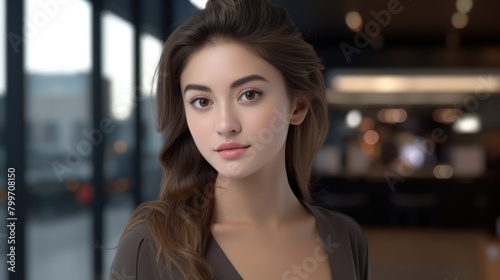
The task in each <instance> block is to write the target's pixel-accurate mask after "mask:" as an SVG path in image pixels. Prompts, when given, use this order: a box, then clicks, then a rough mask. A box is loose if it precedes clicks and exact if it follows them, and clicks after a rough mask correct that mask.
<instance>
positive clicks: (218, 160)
mask: <svg viewBox="0 0 500 280" xmlns="http://www.w3.org/2000/svg"><path fill="white" fill-rule="evenodd" d="M181 91H182V94H183V100H184V108H185V113H186V119H187V124H188V127H189V130H190V132H191V135H192V137H193V139H194V142H195V143H196V146H197V147H198V149H199V151H200V152H201V154H202V155H203V157H204V158H205V159H206V160H207V161H208V162H209V163H210V164H211V165H212V166H213V167H214V168H215V169H216V170H217V171H218V172H219V174H220V175H223V176H225V177H229V178H243V177H246V176H248V175H251V174H253V173H254V172H256V171H257V170H259V169H260V168H263V167H264V166H265V165H266V164H282V163H284V161H283V160H284V157H282V158H283V160H282V161H281V162H280V161H279V160H278V161H276V158H277V155H278V153H279V152H280V150H281V149H283V148H284V145H285V141H286V136H287V131H288V126H289V124H290V122H291V121H292V123H293V121H294V120H295V118H294V115H293V114H292V113H291V112H292V111H293V109H294V107H295V102H291V101H290V99H289V97H288V94H287V90H286V85H285V82H284V79H283V76H282V75H281V73H280V72H279V71H278V69H276V68H275V67H273V66H272V65H271V64H269V63H268V62H267V61H265V60H263V59H262V58H261V57H259V56H258V55H256V54H254V53H252V52H250V51H249V50H248V49H246V48H245V47H244V46H243V45H241V44H238V43H234V42H228V43H221V44H216V45H208V46H205V47H203V48H202V49H200V50H198V51H197V52H195V53H193V54H192V55H191V56H190V58H189V59H188V61H187V64H186V66H185V68H184V70H183V72H182V74H181ZM282 152H283V151H282Z"/></svg>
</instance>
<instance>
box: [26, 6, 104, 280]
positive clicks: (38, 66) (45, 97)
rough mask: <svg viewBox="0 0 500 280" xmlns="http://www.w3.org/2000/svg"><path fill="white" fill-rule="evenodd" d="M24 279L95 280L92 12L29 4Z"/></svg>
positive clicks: (27, 16) (84, 7)
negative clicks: (92, 203) (25, 275)
mask: <svg viewBox="0 0 500 280" xmlns="http://www.w3.org/2000/svg"><path fill="white" fill-rule="evenodd" d="M25 3H26V4H25V21H24V22H25V23H26V24H25V27H24V28H25V36H26V41H25V48H26V65H25V67H26V105H25V106H26V107H25V111H26V122H27V123H26V126H27V127H26V137H27V138H26V141H27V142H26V188H27V193H28V200H29V203H28V204H27V217H26V230H27V235H26V242H27V244H26V249H27V259H26V262H27V264H28V267H27V276H28V277H27V278H28V279H54V280H57V279H61V280H63V279H64V280H65V279H75V280H76V279H81V280H90V279H92V256H93V254H92V252H93V240H92V212H91V209H90V204H91V202H92V195H93V187H92V156H91V152H92V148H93V145H94V144H93V142H92V140H90V139H89V138H88V136H87V135H88V134H89V132H90V131H91V125H92V123H91V120H92V116H91V112H92V110H91V102H90V101H91V80H90V76H91V75H90V73H91V60H90V57H91V49H90V46H91V36H90V35H91V31H90V29H91V7H90V4H89V1H83V0H71V1H64V2H63V1H51V2H42V1H37V0H26V2H25Z"/></svg>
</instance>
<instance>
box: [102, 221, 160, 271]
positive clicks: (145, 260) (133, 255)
mask: <svg viewBox="0 0 500 280" xmlns="http://www.w3.org/2000/svg"><path fill="white" fill-rule="evenodd" d="M156 252H157V250H156V246H155V244H154V241H153V239H152V237H151V236H150V235H149V232H148V231H147V228H146V226H145V225H144V224H139V225H137V226H135V227H133V228H132V229H131V230H130V231H129V232H127V233H126V234H125V236H124V237H123V239H122V240H121V241H120V243H119V244H118V249H117V250H116V254H115V258H114V261H113V265H112V267H111V273H110V280H160V276H159V269H158V265H157V262H156ZM163 279H165V280H168V279H166V278H162V280H163Z"/></svg>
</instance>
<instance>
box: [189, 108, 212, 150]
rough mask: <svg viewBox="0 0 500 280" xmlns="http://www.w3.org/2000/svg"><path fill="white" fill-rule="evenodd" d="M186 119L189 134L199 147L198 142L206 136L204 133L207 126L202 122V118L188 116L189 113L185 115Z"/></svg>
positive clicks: (207, 128) (206, 130)
mask: <svg viewBox="0 0 500 280" xmlns="http://www.w3.org/2000/svg"><path fill="white" fill-rule="evenodd" d="M186 120H187V125H188V128H189V131H190V132H191V136H193V139H194V142H195V143H196V145H197V146H198V147H199V145H198V144H199V143H201V141H202V139H204V138H206V136H207V135H206V134H207V132H208V130H209V126H208V125H207V124H205V123H204V120H203V119H199V118H197V117H193V116H189V114H188V115H186Z"/></svg>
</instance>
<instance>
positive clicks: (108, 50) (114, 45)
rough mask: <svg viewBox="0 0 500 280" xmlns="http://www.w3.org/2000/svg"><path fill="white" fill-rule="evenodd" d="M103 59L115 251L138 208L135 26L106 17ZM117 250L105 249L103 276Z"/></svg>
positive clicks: (109, 227) (108, 243)
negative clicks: (135, 191)
mask: <svg viewBox="0 0 500 280" xmlns="http://www.w3.org/2000/svg"><path fill="white" fill-rule="evenodd" d="M102 25H103V31H102V32H103V33H102V35H103V36H102V38H103V42H102V51H103V54H102V57H103V74H104V87H103V88H104V92H103V96H105V99H106V101H105V102H104V104H105V108H106V117H107V118H109V119H110V120H111V122H112V127H113V130H112V132H111V133H108V134H106V141H105V142H106V143H105V151H104V176H105V187H106V190H107V192H108V197H107V198H108V200H107V202H106V205H105V207H104V217H103V219H104V246H105V247H107V248H112V247H114V246H116V245H117V244H118V240H119V237H120V235H121V233H122V231H123V228H124V227H125V224H126V223H127V221H128V217H129V216H130V214H131V213H132V211H133V209H134V203H133V199H132V195H131V189H132V187H136V186H132V174H133V168H134V165H133V152H134V147H135V141H134V120H133V114H134V109H135V108H134V106H135V103H134V72H133V69H134V67H133V65H134V64H133V55H134V48H133V38H134V37H133V36H134V28H133V26H132V24H130V23H129V22H127V21H125V20H124V19H122V18H120V17H118V16H116V15H115V14H113V13H111V12H104V13H103V15H102ZM114 253H115V250H104V251H103V254H104V270H103V277H104V278H105V279H107V278H108V277H109V271H110V268H111V264H112V261H113V257H114Z"/></svg>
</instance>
